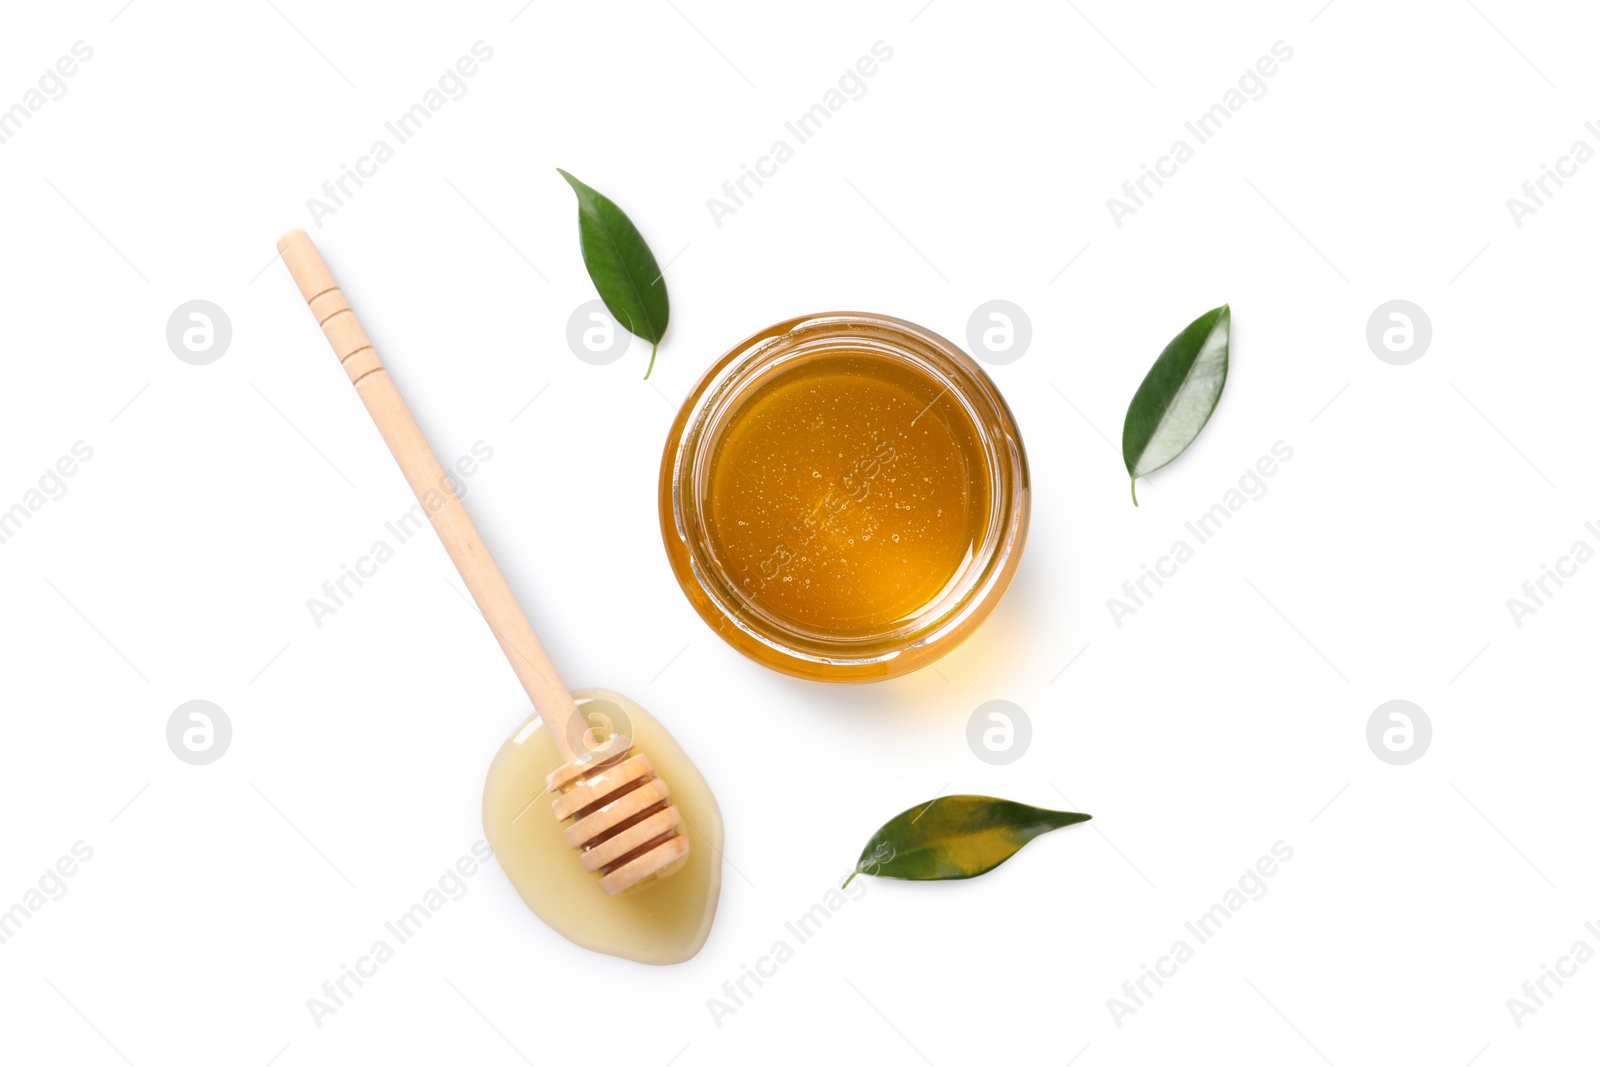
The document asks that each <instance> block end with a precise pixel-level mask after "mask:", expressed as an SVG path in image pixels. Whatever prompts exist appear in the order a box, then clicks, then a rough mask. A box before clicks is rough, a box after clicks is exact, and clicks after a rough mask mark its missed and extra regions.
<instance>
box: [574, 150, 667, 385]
mask: <svg viewBox="0 0 1600 1067" xmlns="http://www.w3.org/2000/svg"><path fill="white" fill-rule="evenodd" d="M556 169H557V170H558V171H560V173H561V176H562V177H563V178H565V179H567V184H569V185H571V186H572V190H573V192H575V193H577V194H578V240H579V244H580V245H581V246H582V248H583V265H584V266H585V267H587V268H588V270H589V277H590V279H592V280H593V281H594V287H595V288H596V289H598V290H599V291H600V299H601V300H603V301H605V305H606V310H607V311H610V312H611V314H612V315H613V316H615V317H616V320H617V321H618V322H619V323H621V324H622V326H623V328H624V329H626V330H627V331H628V332H629V333H631V334H633V335H634V336H635V337H642V338H644V339H645V340H646V341H649V342H650V366H649V367H647V368H646V369H645V372H644V376H645V377H646V378H648V377H650V371H651V369H653V368H654V367H655V365H656V349H657V348H659V347H660V345H661V338H662V336H663V335H665V334H666V332H667V283H666V282H664V281H662V279H661V268H660V267H657V266H656V257H655V256H653V255H652V254H651V253H650V246H649V245H647V244H645V243H644V238H643V237H641V236H639V231H638V229H637V228H636V227H635V226H634V225H633V222H632V221H631V220H630V219H629V218H628V216H627V215H625V214H623V212H622V209H621V208H620V207H618V206H617V205H615V204H613V203H612V202H611V201H610V200H608V199H606V198H605V197H604V196H601V195H600V194H599V193H597V192H595V191H594V190H593V189H591V188H589V187H588V186H587V185H585V184H583V183H582V182H580V181H579V180H578V179H576V178H574V177H573V176H572V175H570V174H568V173H567V172H566V171H564V170H561V168H560V167H557V168H556Z"/></svg>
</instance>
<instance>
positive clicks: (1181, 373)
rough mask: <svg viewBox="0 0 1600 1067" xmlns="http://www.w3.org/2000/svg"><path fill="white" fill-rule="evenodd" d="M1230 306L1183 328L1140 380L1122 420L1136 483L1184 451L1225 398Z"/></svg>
mask: <svg viewBox="0 0 1600 1067" xmlns="http://www.w3.org/2000/svg"><path fill="white" fill-rule="evenodd" d="M1229 319H1230V315H1229V311H1228V305H1227V304H1223V305H1222V306H1221V307H1219V308H1212V309H1211V310H1210V311H1208V312H1206V313H1205V314H1204V315H1201V316H1200V317H1199V318H1198V319H1195V320H1194V321H1193V322H1191V323H1190V324H1189V325H1188V326H1186V327H1184V330H1183V332H1182V333H1180V334H1179V335H1178V336H1176V337H1174V338H1173V339H1172V343H1171V344H1169V345H1167V347H1166V348H1165V349H1164V350H1163V351H1162V353H1161V355H1160V356H1159V357H1157V358H1156V361H1155V364H1154V365H1153V366H1152V367H1151V368H1150V373H1148V374H1146V375H1145V376H1144V381H1143V382H1141V383H1140V384H1139V391H1138V392H1136V393H1134V394H1133V402H1132V403H1130V404H1129V405H1128V417H1127V418H1126V419H1125V420H1124V421H1123V423H1122V461H1123V462H1124V463H1125V464H1127V467H1128V474H1129V476H1130V477H1131V479H1132V481H1133V483H1134V489H1133V502H1134V504H1135V505H1137V504H1138V503H1139V491H1138V487H1137V483H1138V480H1139V479H1140V478H1142V477H1144V476H1145V475H1146V474H1149V473H1150V472H1151V471H1155V470H1160V469H1161V468H1162V467H1165V466H1166V465H1167V464H1168V463H1171V462H1172V461H1173V460H1175V459H1177V458H1178V457H1179V456H1180V455H1182V454H1183V450H1184V449H1186V448H1188V447H1189V443H1190V442H1191V441H1193V440H1194V439H1195V437H1196V436H1197V435H1198V434H1199V433H1200V430H1201V428H1202V427H1204V426H1205V424H1206V421H1207V420H1208V419H1210V418H1211V413H1212V412H1213V411H1214V410H1216V407H1217V401H1218V400H1219V399H1221V397H1222V386H1223V383H1224V382H1226V381H1227V380H1228V324H1229Z"/></svg>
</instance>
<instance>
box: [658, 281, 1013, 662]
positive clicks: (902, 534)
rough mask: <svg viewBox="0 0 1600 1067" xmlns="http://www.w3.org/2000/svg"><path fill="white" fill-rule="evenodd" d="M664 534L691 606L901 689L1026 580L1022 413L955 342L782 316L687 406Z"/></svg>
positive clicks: (727, 358)
mask: <svg viewBox="0 0 1600 1067" xmlns="http://www.w3.org/2000/svg"><path fill="white" fill-rule="evenodd" d="M660 503H661V533H662V537H663V539H664V540H665V542H666V548H667V556H668V558H669V559H670V560H671V563H672V568H673V571H674V572H675V574H676V575H677V578H678V582H679V584H680V585H682V587H683V591H684V593H685V594H686V595H687V596H688V598H689V601H690V603H692V604H693V605H694V607H695V610H696V611H698V612H699V613H700V615H701V617H702V618H704V619H705V621H706V622H707V623H709V624H710V626H711V628H712V629H713V630H715V631H716V632H717V633H718V634H719V635H720V636H721V637H722V638H723V639H724V640H726V641H727V642H728V643H729V644H731V645H733V646H734V647H735V648H737V649H738V650H739V651H740V652H743V653H744V654H745V655H747V656H749V657H750V658H751V659H754V660H756V661H757V662H759V663H763V664H765V665H767V666H768V667H772V668H774V669H776V670H779V671H783V672H785V673H787V674H792V675H796V676H798V677H802V678H811V679H815V680H818V681H825V682H860V681H872V680H876V679H883V678H893V677H895V676H897V675H901V674H905V673H907V672H908V671H913V670H916V669H917V668H919V667H923V666H926V665H927V664H929V663H931V662H932V661H933V660H935V659H937V658H938V657H939V656H942V655H944V654H945V653H946V652H949V651H950V650H951V649H952V648H954V647H955V646H956V645H958V644H960V643H961V641H963V640H964V639H965V638H966V637H967V636H968V635H969V634H971V633H972V631H973V630H975V629H976V628H977V627H978V625H979V624H980V623H981V622H982V621H983V620H984V619H985V618H986V617H987V616H988V614H989V613H990V612H991V611H992V610H993V609H994V606H995V604H996V603H997V602H998V601H999V599H1000V597H1001V595H1002V594H1003V593H1004V592H1005V589H1006V586H1007V585H1008V584H1009V583H1010V581H1011V577H1012V575H1013V574H1014V573H1015V572H1016V569H1017V563H1018V560H1019V558H1020V556H1021V552H1022V546H1023V541H1024V539H1025V538H1026V534H1027V527H1028V503H1029V489H1028V463H1027V456H1026V454H1025V453H1024V451H1023V447H1022V438H1021V435H1020V433H1019V432H1018V430H1017V425H1016V420H1015V419H1014V418H1013V417H1012V414H1011V410H1010V408H1009V407H1007V406H1006V403H1005V400H1004V399H1003V398H1002V397H1001V396H1000V393H999V392H998V390H996V388H995V386H994V383H993V382H992V381H990V380H989V377H988V375H986V374H985V373H984V372H983V370H982V369H981V368H979V367H978V365H977V364H976V363H974V362H973V361H972V359H971V358H970V357H969V356H967V355H966V353H964V352H962V351H961V350H960V349H959V348H957V347H956V346H954V345H952V344H951V343H950V342H949V341H947V340H945V339H944V338H942V337H940V336H938V335H937V334H934V333H931V332H929V331H928V330H924V329H922V328H921V327H919V326H916V325H913V324H912V323H909V322H905V321H902V320H900V319H893V318H888V317H886V316H882V315H870V314H864V313H859V312H830V313H828V314H822V315H807V316H804V317H801V318H797V319H790V320H789V321H787V322H780V323H778V324H777V325H775V326H771V327H769V328H767V329H765V330H762V331H761V332H759V333H757V334H755V335H754V336H752V337H750V338H748V339H746V340H745V341H742V342H740V343H739V344H738V345H735V346H734V348H733V349H732V350H731V351H730V352H728V353H727V354H726V355H724V356H723V357H722V358H721V359H719V360H717V362H716V363H715V364H714V365H713V366H712V367H711V369H710V370H708V371H707V372H706V374H705V376H704V377H702V378H701V380H700V382H699V383H698V384H697V385H696V386H695V388H694V390H693V392H691V393H690V394H689V398H688V399H687V400H686V401H685V402H684V404H683V407H682V408H681V409H680V410H679V412H678V417H677V419H676V421H675V422H674V423H673V426H672V432H671V433H670V434H669V435H668V438H667V445H666V450H665V453H664V454H663V456H662V459H661V501H660Z"/></svg>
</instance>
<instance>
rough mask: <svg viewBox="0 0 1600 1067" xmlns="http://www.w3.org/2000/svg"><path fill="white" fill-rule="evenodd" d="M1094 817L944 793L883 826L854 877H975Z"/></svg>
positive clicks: (869, 844) (990, 798) (909, 809)
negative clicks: (1048, 835)
mask: <svg viewBox="0 0 1600 1067" xmlns="http://www.w3.org/2000/svg"><path fill="white" fill-rule="evenodd" d="M1089 818H1090V816H1088V815H1082V814H1079V813H1078V812H1074V811H1051V810H1050V809H1048V808H1035V807H1031V806H1030V805H1027V804H1018V803H1016V802H1015V801H1011V800H998V799H996V798H994V797H980V796H949V797H939V798H938V799H936V800H933V801H931V802H929V803H926V804H918V805H917V806H916V807H914V808H907V809H906V810H905V811H902V812H901V813H900V814H899V815H896V816H895V817H894V818H892V819H890V820H889V821H888V822H886V823H884V824H883V825H882V826H881V827H879V828H878V832H877V833H875V834H873V835H872V839H871V840H869V841H868V842H867V847H866V848H864V849H862V850H861V858H860V859H859V860H857V861H856V870H855V874H852V875H851V876H850V877H851V878H854V877H855V876H856V874H872V875H877V876H879V877H881V878H908V879H914V880H917V881H928V880H932V879H942V878H974V877H976V876H978V875H980V874H983V873H985V872H987V871H992V870H994V869H995V868H996V867H998V866H1000V864H1002V863H1004V862H1005V861H1006V860H1008V859H1010V858H1011V857H1012V856H1014V855H1016V853H1017V850H1018V849H1020V848H1022V846H1023V845H1026V844H1027V843H1028V842H1029V841H1032V840H1033V839H1034V838H1036V837H1038V836H1039V835H1040V834H1046V833H1049V832H1050V831H1051V830H1058V829H1060V828H1061V827H1063V826H1071V825H1072V824H1073V823H1076V822H1086V821H1087V820H1088V819H1089ZM845 884H846V885H848V884H849V880H848V879H846V881H845Z"/></svg>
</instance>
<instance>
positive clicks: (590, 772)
mask: <svg viewBox="0 0 1600 1067" xmlns="http://www.w3.org/2000/svg"><path fill="white" fill-rule="evenodd" d="M278 251H279V252H281V253H282V254H283V262H284V263H285V264H286V265H287V266H288V268H289V273H290V274H291V275H292V276H293V277H294V280H295V284H296V285H298V286H299V287H300V294H301V295H302V296H304V297H305V299H306V303H307V304H308V305H309V306H310V308H311V313H312V314H313V315H314V316H315V317H316V320H317V325H319V326H321V327H322V332H323V334H324V335H326V336H327V338H328V343H329V344H330V345H332V346H333V353H334V355H336V356H338V357H339V363H340V364H341V365H342V366H343V367H344V369H345V373H346V374H348V375H349V376H350V383H351V384H352V385H354V386H355V388H356V392H357V393H358V394H360V396H361V400H362V402H363V403H364V404H366V406H367V412H368V413H369V414H370V415H371V416H372V421H373V422H374V423H376V424H377V426H378V432H379V433H381V434H382V435H383V440H384V442H385V443H386V444H388V446H389V451H390V452H392V453H394V458H395V462H397V463H398V464H399V465H400V470H401V473H403V474H404V475H405V477H406V481H407V482H408V483H409V484H410V486H411V490H412V492H414V493H416V495H417V500H418V501H420V502H421V504H422V509H423V510H424V511H425V512H427V513H428V517H429V519H431V520H432V522H433V528H434V531H435V532H437V533H438V535H439V540H440V541H442V542H444V548H445V551H446V552H448V553H449V554H450V559H451V560H452V561H453V562H454V563H455V565H456V570H457V571H458V572H460V574H461V578H462V580H463V581H464V582H466V585H467V589H468V590H469V591H470V592H471V593H472V599H473V600H474V601H475V602H476V603H477V605H478V610H479V611H480V612H482V613H483V618H484V621H486V622H487V623H488V624H489V628H490V629H491V630H492V631H493V632H494V636H495V639H496V640H498V641H499V642H500V649H501V651H503V652H504V653H505V655H506V659H507V660H508V661H510V663H511V669H512V670H513V671H515V672H516V675H517V679H518V680H519V681H521V682H522V688H523V689H524V690H526V691H527V694H528V698H529V699H530V700H532V701H533V706H534V708H535V710H537V711H538V712H539V717H540V718H541V719H543V720H544V724H545V727H546V728H547V729H548V730H549V732H550V738H551V740H552V741H554V742H555V746H556V749H557V751H558V752H560V754H561V758H562V759H563V760H564V761H565V762H564V763H563V764H562V765H561V766H560V767H558V768H557V769H556V770H554V771H552V772H551V773H550V775H549V777H548V778H547V779H546V782H547V785H548V788H549V791H550V792H551V793H552V794H554V795H555V798H556V799H555V814H556V819H557V820H558V821H561V822H565V821H566V820H569V819H570V820H571V823H570V824H569V825H567V826H566V827H565V829H564V830H563V831H562V833H563V836H564V837H565V838H566V841H567V844H569V845H571V846H572V847H573V848H575V849H577V850H578V853H579V857H580V859H581V861H582V863H583V866H584V869H585V870H587V871H590V872H599V873H600V888H601V889H604V890H605V891H606V892H607V893H620V892H621V891H622V890H624V889H628V888H630V887H632V886H635V885H639V884H641V883H642V882H644V881H646V880H647V879H650V878H654V877H659V876H665V875H667V874H671V873H673V872H674V871H676V870H677V869H678V868H679V867H681V866H682V865H683V862H684V861H685V860H686V859H687V857H688V855H689V838H688V836H687V835H686V834H684V833H683V832H682V830H681V829H680V827H681V825H682V822H683V816H682V815H681V814H680V813H679V811H678V808H677V805H675V804H674V803H673V802H672V801H671V799H670V798H669V795H668V792H667V783H666V782H664V781H662V780H661V779H660V778H659V777H657V776H656V773H655V769H654V768H653V767H652V766H651V763H650V759H649V757H647V756H645V755H644V754H643V753H632V754H630V750H631V748H632V740H631V739H630V738H628V737H626V736H623V735H618V736H615V737H611V738H609V739H607V740H605V741H604V743H600V744H598V745H595V746H590V745H589V744H588V743H587V739H588V738H590V737H592V736H593V735H592V734H591V733H590V731H589V729H588V727H587V726H586V724H585V722H584V720H583V717H582V715H581V714H580V713H579V711H578V707H577V704H576V703H574V701H573V699H572V694H571V693H570V692H568V691H567V687H566V686H565V685H563V684H562V683H561V679H560V677H559V676H558V675H557V674H556V669H555V666H554V665H553V664H551V662H550V657H549V656H548V655H546V654H545V650H544V646H543V645H541V644H540V643H539V638H538V636H537V635H536V634H534V632H533V627H532V626H531V625H529V623H528V619H527V616H525V615H524V614H523V613H522V609H521V608H520V607H519V606H518V605H517V598H516V597H515V596H514V595H513V594H512V592H511V587H510V586H508V585H507V584H506V580H505V577H504V576H503V575H502V574H501V573H500V568H499V567H497V566H495V562H494V559H493V557H491V556H490V555H489V550H488V548H486V547H485V546H484V543H483V539H482V538H481V537H479V536H478V530H477V528H476V527H475V526H473V525H472V519H471V518H469V517H468V515H467V510H466V508H465V507H463V506H462V504H461V501H460V500H459V499H458V498H457V496H456V491H455V486H454V483H453V482H452V481H451V480H450V479H449V478H448V477H446V475H445V473H444V470H443V468H441V467H440V466H439V461H438V459H436V458H435V457H434V454H433V451H432V449H430V448H429V447H428V442H427V441H426V440H425V439H424V438H423V436H422V430H421V429H420V428H418V426H417V423H416V420H415V419H413V418H412V417H411V412H410V410H409V409H407V407H406V403H405V401H404V400H403V399H401V396H400V390H399V389H397V388H396V387H395V384H394V381H393V380H392V379H391V378H390V377H389V373H388V371H387V370H385V369H384V366H383V363H382V362H381V361H380V360H379V359H378V353H377V352H376V351H374V350H373V347H372V342H371V341H369V340H368V339H367V335H366V332H365V331H364V330H362V328H361V324H360V323H359V322H357V321H356V315H355V312H354V311H352V310H351V309H350V304H349V302H348V301H347V300H345V298H344V294H343V293H342V292H340V291H339V287H338V285H337V284H336V283H335V282H334V280H333V275H332V274H331V273H330V272H329V270H328V265H327V264H326V263H324V262H323V261H322V256H321V255H320V254H319V253H318V252H317V247H316V245H314V244H313V243H312V242H311V238H310V237H309V236H308V235H307V234H306V232H305V231H304V230H291V231H289V232H288V233H286V234H284V236H283V237H282V239H280V240H279V241H278ZM579 745H583V746H584V751H583V752H582V753H579V752H578V751H577V747H578V746H579Z"/></svg>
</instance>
